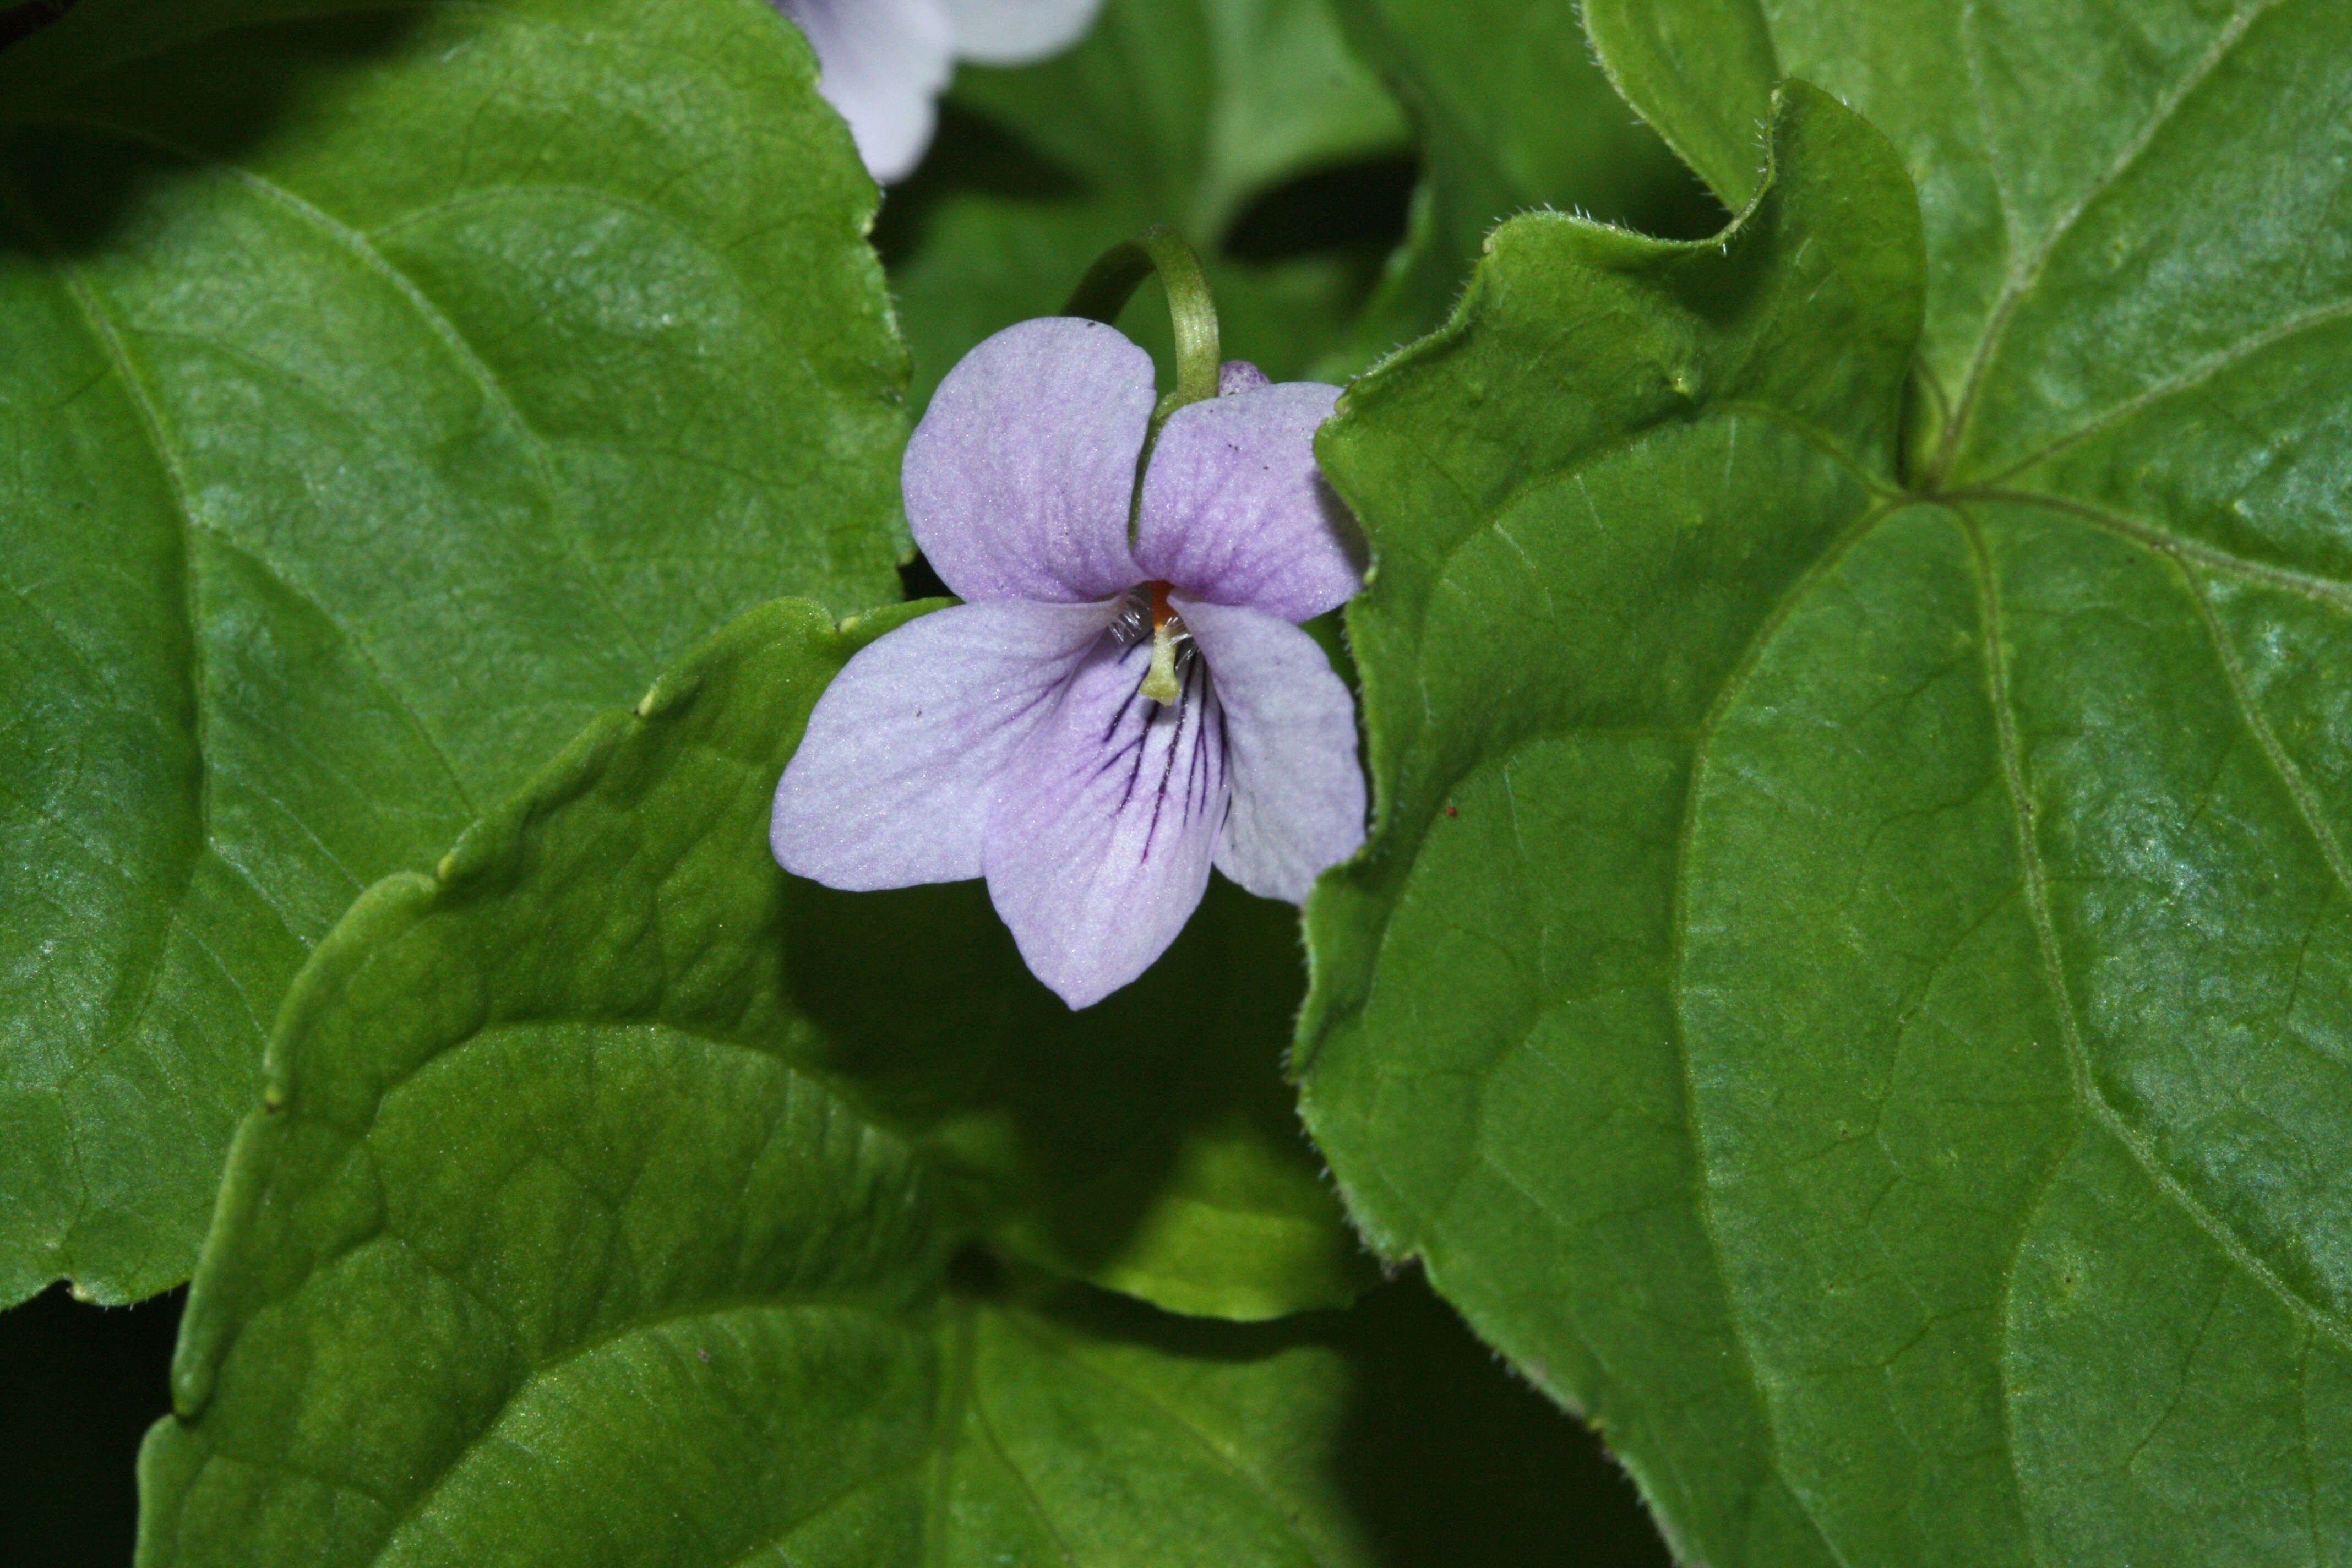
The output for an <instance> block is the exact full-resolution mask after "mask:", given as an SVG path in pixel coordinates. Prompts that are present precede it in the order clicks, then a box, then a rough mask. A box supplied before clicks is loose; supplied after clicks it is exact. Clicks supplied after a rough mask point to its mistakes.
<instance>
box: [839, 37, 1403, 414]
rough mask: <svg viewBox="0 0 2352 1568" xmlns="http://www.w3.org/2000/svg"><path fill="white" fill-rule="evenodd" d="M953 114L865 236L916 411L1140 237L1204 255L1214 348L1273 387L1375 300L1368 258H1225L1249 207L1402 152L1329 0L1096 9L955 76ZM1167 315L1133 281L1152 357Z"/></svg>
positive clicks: (1132, 323)
mask: <svg viewBox="0 0 2352 1568" xmlns="http://www.w3.org/2000/svg"><path fill="white" fill-rule="evenodd" d="M1404 145H1405V127H1404V122H1403V121H1402V117H1401V116H1400V115H1399V113H1398V111H1397V109H1396V106H1395V104H1394V103H1393V102H1392V101H1391V100H1390V98H1389V97H1388V95H1387V94H1386V93H1385V92H1383V91H1382V90H1381V87H1380V85H1379V84H1378V83H1377V82H1376V81H1375V80H1374V79H1372V77H1371V75H1370V72H1369V71H1367V70H1366V69H1365V68H1363V67H1362V66H1360V65H1359V64H1358V63H1357V62H1356V60H1355V59H1354V58H1353V57H1352V56H1351V55H1350V54H1349V52H1348V49H1347V47H1346V46H1345V45H1344V44H1343V43H1342V41H1341V39H1340V37H1339V32H1338V29H1337V28H1336V27H1335V26H1333V24H1332V22H1331V19H1330V16H1329V15H1328V11H1327V9H1326V5H1325V0H1109V3H1108V4H1107V5H1105V6H1104V8H1103V12H1102V16H1100V18H1099V19H1098V20H1097V22H1096V24H1095V26H1094V29H1093V31H1092V32H1090V33H1089V34H1088V35H1087V38H1086V39H1085V41H1084V42H1082V43H1081V44H1079V45H1078V47H1076V48H1075V49H1073V50H1071V51H1070V52H1069V53H1067V54H1065V55H1062V56H1060V57H1057V58H1054V59H1051V60H1048V61H1045V63H1043V64H1041V65H1036V66H1030V67H1025V68H1020V69H1017V70H1003V69H986V68H973V67H966V68H964V69H963V70H962V71H961V74H960V75H959V76H958V77H957V79H956V85H955V89H954V93H953V95H952V96H951V98H950V112H949V114H948V116H947V118H946V120H945V121H944V122H943V124H942V127H941V133H940V144H939V145H938V146H937V147H935V148H934V149H933V151H932V153H931V159H930V162H929V163H928V164H927V165H926V166H925V168H924V169H923V170H922V171H921V172H919V174H917V175H916V176H915V178H914V180H913V181H912V182H911V183H909V184H908V185H906V186H904V187H901V188H899V189H898V190H894V191H893V192H892V193H891V194H890V196H889V200H888V202H887V204H886V206H885V210H884V214H883V219H882V224H881V226H880V229H879V231H878V238H879V242H880V243H881V244H882V246H883V247H884V251H885V254H886V255H887V256H889V257H890V258H892V268H891V279H892V281H893V283H894V284H895V285H896V286H897V289H898V294H899V319H900V322H901V324H902V326H903V327H904V329H905V331H906V333H907V340H908V344H909V346H910V347H911V349H912V350H913V353H914V356H915V398H916V401H917V403H918V404H919V403H921V402H922V401H924V400H925V399H927V398H928V396H929V389H930V388H931V387H933V386H935V385H937V384H938V383H939V379H940V376H942V375H944V374H947V372H948V370H949V369H950V367H951V366H953V364H954V363H955V362H956V361H957V360H958V359H960V358H961V357H962V356H963V354H964V353H966V352H968V351H969V350H970V349H971V347H972V346H973V345H974V344H976V343H978V342H980V341H981V340H982V339H983V338H985V337H987V336H988V335H989V334H990V333H992V332H994V331H999V330H1000V329H1002V328H1003V327H1006V326H1009V325H1011V324H1012V323H1013V322H1014V321H1021V320H1023V319H1024V318H1026V317H1030V316H1043V315H1051V314H1053V313H1054V312H1055V311H1057V310H1060V309H1061V308H1062V305H1063V302H1064V301H1065V300H1067V299H1068V297H1069V293H1070V290H1071V289H1072V288H1073V287H1075V286H1076V283H1077V280H1078V279H1079V278H1080V277H1082V276H1083V275H1084V274H1085V272H1086V269H1087V267H1088V266H1090V265H1091V264H1092V263H1093V261H1094V259H1095V258H1096V257H1097V256H1098V255H1100V254H1101V253H1102V252H1103V251H1105V250H1107V249H1108V248H1109V247H1112V246H1114V245H1116V244H1118V242H1119V241H1121V240H1123V239H1127V238H1129V237H1133V236H1134V235H1136V234H1137V233H1139V232H1140V231H1141V230H1142V229H1144V228H1146V227H1148V226H1150V225H1152V224H1156V223H1168V224H1172V225H1174V226H1176V227H1177V228H1178V229H1179V230H1181V232H1182V233H1183V234H1184V235H1185V237H1187V238H1188V239H1189V240H1191V241H1192V245H1193V247H1194V248H1196V249H1197V250H1199V251H1200V252H1201V254H1202V258H1204V260H1205V261H1206V262H1207V264H1208V266H1209V270H1210V278H1211V281H1212V283H1213V285H1214V286H1215V288H1216V291H1217V304H1218V310H1219V313H1220V315H1221V316H1222V318H1223V331H1224V345H1225V352H1226V353H1227V355H1228V356H1229V357H1233V358H1240V359H1249V360H1253V361H1255V362H1256V363H1260V364H1261V365H1263V366H1264V367H1265V369H1266V370H1267V371H1268V372H1269V373H1271V374H1274V375H1276V377H1277V378H1290V377H1294V376H1297V375H1300V374H1305V373H1306V371H1307V368H1308V367H1309V366H1310V365H1311V364H1312V363H1314V362H1315V361H1316V360H1317V359H1318V357H1319V356H1320V355H1321V354H1322V353H1324V351H1325V350H1326V349H1327V348H1328V346H1329V345H1330V344H1331V343H1333V342H1336V341H1337V340H1338V338H1339V335H1340V334H1341V332H1342V331H1344V330H1345V328H1346V325H1347V323H1348V321H1349V318H1350V316H1351V314H1352V312H1353V310H1354V309H1355V307H1356V305H1357V304H1358V303H1359V302H1360V300H1361V299H1362V297H1363V295H1364V293H1365V292H1366V290H1367V289H1368V288H1369V287H1370V280H1371V279H1370V270H1371V267H1372V266H1376V265H1377V261H1376V259H1374V258H1368V257H1360V256H1355V255H1352V254H1348V253H1346V252H1345V250H1344V248H1343V250H1342V251H1341V252H1339V253H1335V254H1323V255H1307V256H1301V257H1296V258H1288V259H1284V260H1279V261H1269V262H1250V261H1245V260H1242V259H1239V258H1234V257H1233V256H1231V255H1228V254H1225V252H1224V245H1225V241H1226V240H1227V238H1228V237H1229V235H1230V232H1231V230H1232V227H1233V225H1234V220H1235V218H1236V217H1237V216H1239V215H1240V214H1241V212H1242V210H1243V208H1244V205H1246V204H1247V203H1248V202H1249V201H1250V199H1251V198H1252V197H1255V196H1259V195H1265V193H1267V192H1269V191H1272V190H1274V189H1276V187H1278V186H1282V185H1284V184H1285V183H1286V182H1289V181H1294V180H1297V178H1299V177H1301V176H1303V175H1307V174H1312V173H1314V172H1317V171H1318V170H1324V169H1328V168H1331V167H1333V166H1336V165H1340V164H1346V163H1353V162H1358V161H1360V160H1363V159H1367V158H1371V157H1376V156H1380V155H1383V154H1395V153H1402V151H1403V150H1404ZM1368 263H1369V264H1370V265H1368ZM1164 314H1165V312H1164V311H1162V310H1160V301H1159V300H1158V298H1157V295H1156V291H1154V290H1150V289H1146V290H1144V297H1143V298H1141V299H1139V302H1138V304H1137V306H1136V308H1135V309H1133V310H1130V311H1129V319H1128V320H1127V321H1123V322H1122V325H1123V326H1125V327H1126V328H1127V329H1128V330H1129V331H1130V332H1132V333H1133V334H1134V335H1135V336H1136V337H1137V338H1138V340H1139V341H1140V342H1144V343H1146V344H1147V345H1148V346H1151V347H1153V348H1154V349H1155V350H1158V351H1162V352H1163V357H1164V347H1165V342H1166V339H1167V329H1166V326H1165V322H1164V320H1162V319H1160V318H1163V317H1164Z"/></svg>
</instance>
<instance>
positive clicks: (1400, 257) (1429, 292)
mask: <svg viewBox="0 0 2352 1568" xmlns="http://www.w3.org/2000/svg"><path fill="white" fill-rule="evenodd" d="M1334 5H1335V8H1336V10H1337V12H1338V14H1339V17H1340V19H1341V21H1342V23H1343V24H1344V26H1345V27H1346V30H1347V33H1348V37H1349V42H1350V43H1351V44H1353V46H1354V47H1355V48H1356V49H1357V51H1358V52H1359V53H1360V55H1361V56H1362V57H1363V58H1365V59H1366V60H1368V61H1370V63H1371V64H1373V65H1374V66H1376V67H1377V68H1379V69H1380V71H1381V75H1382V76H1383V77H1384V78H1385V79H1388V80H1389V81H1390V82H1391V84H1392V85H1393V86H1394V88H1395V90H1396V92H1397V95H1398V97H1399V98H1400V99H1401V100H1402V101H1403V103H1404V104H1405V106H1406V108H1407V109H1408V110H1410V111H1411V112H1412V118H1413V120H1414V122H1415V124H1416V127H1417V128H1418V130H1419V131H1420V132H1421V137H1422V143H1423V153H1422V156H1423V177H1422V184H1421V189H1420V191H1419V193H1418V195H1417V196H1416V198H1415V201H1414V207H1413V216H1412V233H1411V236H1410V237H1409V238H1408V240H1407V242H1406V244H1405V246H1404V247H1402V249H1401V250H1399V251H1398V252H1397V254H1396V255H1395V256H1394V257H1392V258H1391V259H1390V262H1389V267H1388V273H1387V275H1386V277H1385V278H1384V279H1382V280H1381V287H1380V289H1379V291H1378V292H1377V294H1376V295H1375V296H1374V297H1373V299H1372V300H1371V302H1370V304H1369V305H1368V306H1367V307H1366V310H1365V312H1364V317H1363V319H1362V321H1360V322H1359V323H1358V324H1357V326H1356V328H1355V330H1354V331H1353V332H1352V333H1351V334H1350V339H1349V347H1348V348H1346V349H1345V350H1343V351H1341V352H1340V353H1339V354H1337V355H1335V356H1334V358H1333V359H1332V360H1331V361H1329V362H1328V363H1327V364H1326V366H1325V369H1326V370H1327V372H1328V373H1330V374H1334V375H1337V374H1339V373H1341V372H1352V371H1355V370H1358V369H1360V368H1361V367H1362V366H1363V364H1365V363H1369V361H1370V360H1371V359H1372V358H1373V357H1375V356H1377V355H1378V354H1381V353H1385V352H1387V351H1388V350H1389V349H1391V348H1393V347H1395V346H1396V345H1397V344H1399V343H1401V342H1405V341H1407V340H1409V339H1412V338H1417V337H1420V336H1421V335H1422V334H1423V333H1424V332H1427V331H1432V330H1433V329H1434V328H1435V327H1436V326H1437V325H1438V323H1439V322H1440V321H1443V320H1444V317H1445V314H1446V312H1447V311H1448V310H1450V309H1451V308H1452V307H1453V305H1454V301H1455V300H1457V299H1459V298H1460V297H1461V294H1462V289H1463V285H1464V283H1465V281H1466V280H1467V279H1468V278H1469V276H1470V267H1471V264H1472V263H1473V262H1474V261H1475V260H1476V258H1477V257H1478V253H1479V248H1480V247H1481V246H1483V245H1484V244H1485V242H1486V236H1487V234H1488V233H1489V232H1490V231H1492V230H1493V228H1494V226H1496V224H1497V223H1499V222H1501V221H1502V220H1503V219H1504V218H1506V217H1508V216H1511V215H1512V214H1514V213H1518V212H1524V211H1527V210H1528V209H1529V208H1531V207H1549V208H1554V209H1558V210H1560V211H1565V212H1575V213H1579V214H1581V215H1583V216H1590V217H1595V218H1598V219H1600V220H1601V221H1602V222H1604V223H1612V224H1619V225H1622V226H1628V227H1632V228H1635V229H1639V230H1641V231H1642V232H1643V233H1645V234H1654V235H1663V236H1666V237H1693V236H1696V235H1699V234H1705V233H1710V232H1712V231H1713V230H1714V229H1715V228H1716V227H1717V226H1719V225H1720V224H1721V223H1722V221H1723V216H1724V215H1723V213H1722V211H1721V210H1720V209H1719V208H1718V207H1717V204H1716V203H1715V202H1714V201H1712V200H1711V199H1709V197H1708V196H1707V195H1706V191H1705V190H1703V189H1701V188H1699V187H1698V186H1697V185H1696V183H1695V182H1694V181H1693V180H1692V178H1691V176H1690V174H1689V173H1688V171H1686V170H1685V169H1684V168H1683V167H1682V166H1681V165H1680V164H1679V163H1677V162H1676V161H1675V157H1674V155H1673V154H1672V153H1669V152H1668V151H1667V150H1666V148H1665V146H1664V144H1663V143H1662V142H1660V141H1659V140H1658V138H1657V136H1656V134H1655V133H1654V132H1651V131H1650V130H1648V129H1647V128H1645V127H1644V126H1643V125H1641V124H1640V123H1638V122H1637V121H1634V120H1633V119H1632V117H1630V116H1629V115H1628V114H1627V113H1626V112H1625V105H1624V102H1623V101H1622V100H1621V99H1619V98H1618V96H1617V94H1616V93H1615V92H1614V91H1612V89H1611V88H1610V85H1609V82H1608V79H1606V78H1605V77H1603V76H1602V75H1601V71H1600V69H1599V68H1597V67H1596V66H1595V65H1594V63H1593V60H1592V55H1591V46H1589V45H1588V44H1587V43H1586V42H1585V37H1584V29H1583V27H1582V26H1580V22H1579V19H1578V6H1577V5H1575V4H1573V3H1571V0H1334ZM1750 142H1751V145H1752V144H1753V138H1752V137H1751V138H1750Z"/></svg>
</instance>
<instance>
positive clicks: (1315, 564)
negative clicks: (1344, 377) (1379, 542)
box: [1135, 381, 1363, 622]
mask: <svg viewBox="0 0 2352 1568" xmlns="http://www.w3.org/2000/svg"><path fill="white" fill-rule="evenodd" d="M1338 398H1339V388H1338V387H1336V386H1325V385H1323V384H1320V383H1318V382H1310V381H1292V382H1280V383H1276V384H1274V385H1272V386H1259V387H1253V388H1250V389H1248V390H1245V391H1240V392H1234V393H1229V394H1226V395H1223V396H1220V397H1211V398H1205V399H1203V400H1202V401H1201V402H1199V403H1190V404H1186V405H1184V406H1183V407H1181V408H1180V409H1178V410H1177V411H1176V412H1175V413H1174V414H1173V415H1171V416H1170V417H1169V420H1168V423H1167V424H1166V425H1164V426H1161V427H1160V440H1159V442H1158V443H1157V444H1156V445H1155V446H1154V447H1152V448H1151V467H1150V471H1148V472H1147V473H1146V474H1145V475H1144V478H1143V503H1142V508H1141V510H1140V511H1139V513H1138V516H1137V527H1136V540H1135V559H1136V563H1137V564H1138V565H1139V566H1141V567H1142V569H1143V574H1144V575H1145V576H1147V577H1156V578H1160V579H1163V580H1165V581H1166V582H1168V583H1170V584H1173V585H1174V586H1176V587H1178V588H1180V589H1181V590H1183V591H1184V592H1185V593H1187V594H1190V595H1192V596H1193V597H1195V598H1199V599H1205V600H1208V601H1210V602H1211V603H1213V604H1219V605H1251V606H1253V607H1255V608H1256V609H1261V610H1265V611H1266V612H1268V613H1269V614H1272V615H1276V616H1281V617H1282V618H1283V619H1284V620H1286V621H1294V622H1295V621H1303V620H1307V619H1309V618H1311V617H1313V616H1319V615H1321V614H1322V613H1323V612H1324V611H1326V610H1328V609H1329V608H1331V607H1332V606H1333V605H1338V604H1341V603H1343V602H1345V601H1346V600H1347V599H1348V597H1349V595H1352V594H1354V593H1355V591H1356V590H1357V589H1358V588H1359V587H1360V586H1361V585H1362V584H1363V574H1362V572H1361V571H1360V569H1359V567H1358V564H1357V561H1356V552H1358V551H1360V548H1361V546H1360V543H1359V538H1360V536H1359V534H1358V533H1357V530H1356V522H1355V519H1354V518H1352V517H1350V516H1349V513H1348V509H1347V508H1346V507H1345V506H1343V505H1341V504H1340V501H1339V497H1338V496H1336V495H1334V494H1333V493H1332V491H1331V487H1330V486H1329V485H1328V484H1326V483H1325V482H1324V480H1323V475H1322V471H1321V470H1320V469H1319V468H1317V467H1316V466H1315V431H1316V428H1317V426H1320V425H1321V424H1322V423H1323V421H1324V420H1326V419H1328V418H1329V417H1330V416H1331V405H1332V404H1333V403H1334V402H1336V401H1337V400H1338Z"/></svg>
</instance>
